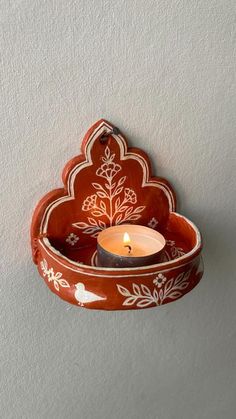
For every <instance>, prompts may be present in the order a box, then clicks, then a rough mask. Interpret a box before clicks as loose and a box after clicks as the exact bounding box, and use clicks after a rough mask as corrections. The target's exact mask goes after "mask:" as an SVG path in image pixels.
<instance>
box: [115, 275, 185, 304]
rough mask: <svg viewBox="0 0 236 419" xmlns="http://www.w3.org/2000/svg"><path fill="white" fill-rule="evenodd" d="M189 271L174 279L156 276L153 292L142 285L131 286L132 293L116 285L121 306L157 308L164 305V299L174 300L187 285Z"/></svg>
mask: <svg viewBox="0 0 236 419" xmlns="http://www.w3.org/2000/svg"><path fill="white" fill-rule="evenodd" d="M190 273H191V270H189V271H187V272H183V273H181V274H179V275H178V276H177V277H176V278H171V279H169V280H168V279H167V278H166V277H165V276H164V275H163V274H161V273H160V274H158V275H157V277H156V278H155V279H154V280H153V283H154V284H155V285H157V288H158V289H157V288H156V287H154V289H153V290H151V289H150V288H148V287H147V286H146V285H144V284H140V285H138V284H134V283H133V284H132V291H130V290H128V289H127V288H125V287H124V286H123V285H119V284H117V288H118V291H119V293H120V294H121V295H123V296H124V297H126V298H125V300H124V301H123V303H122V305H123V306H131V305H136V307H141V308H142V307H148V306H149V305H153V304H156V305H157V306H159V305H162V304H164V303H165V301H166V299H168V298H170V299H171V300H176V299H177V298H179V297H181V296H182V295H183V290H185V289H186V288H187V287H188V285H189V276H190ZM159 279H160V280H161V281H162V283H161V287H162V288H160V287H159V282H158V280H159Z"/></svg>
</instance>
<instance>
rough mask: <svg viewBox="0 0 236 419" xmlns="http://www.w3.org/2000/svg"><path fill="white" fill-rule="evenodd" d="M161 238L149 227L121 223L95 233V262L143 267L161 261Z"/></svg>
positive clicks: (163, 244)
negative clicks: (96, 239) (96, 257)
mask: <svg viewBox="0 0 236 419" xmlns="http://www.w3.org/2000/svg"><path fill="white" fill-rule="evenodd" d="M165 244H166V242H165V239H164V237H163V236H162V235H161V234H160V233H158V232H157V231H155V230H153V229H152V228H149V227H145V226H141V225H135V224H122V225H119V226H113V227H108V228H107V229H105V230H103V231H101V233H99V235H98V242H97V251H98V265H99V266H107V267H115V268H124V267H136V266H147V265H153V264H155V263H158V262H161V261H162V260H163V254H164V252H163V251H164V247H165Z"/></svg>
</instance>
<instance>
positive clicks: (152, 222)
mask: <svg viewBox="0 0 236 419" xmlns="http://www.w3.org/2000/svg"><path fill="white" fill-rule="evenodd" d="M157 224H158V221H157V220H156V218H155V217H152V219H151V220H150V221H149V223H148V227H150V228H155V227H156V226H157Z"/></svg>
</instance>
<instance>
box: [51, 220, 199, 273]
mask: <svg viewBox="0 0 236 419" xmlns="http://www.w3.org/2000/svg"><path fill="white" fill-rule="evenodd" d="M161 234H162V235H163V236H164V237H165V240H166V247H165V255H164V262H165V261H166V262H168V261H171V260H175V259H178V258H180V257H182V256H184V255H185V254H187V253H189V252H191V251H192V250H193V248H194V247H195V246H196V242H197V240H196V231H195V226H194V225H192V223H191V222H189V221H188V220H187V219H186V218H185V217H182V216H180V215H178V214H176V213H171V215H170V217H169V221H168V223H167V227H166V229H165V231H162V232H161ZM49 241H50V244H51V245H52V246H53V247H54V248H55V249H56V250H58V251H59V252H60V253H61V254H62V255H64V256H66V257H67V258H68V259H70V260H72V261H74V262H77V263H81V264H84V265H90V266H97V242H96V240H92V241H91V243H88V242H87V243H86V245H84V244H82V245H80V244H79V241H78V242H74V241H71V243H70V242H69V243H68V242H66V243H65V245H63V246H62V244H61V242H60V243H58V242H57V240H56V239H54V240H53V239H50V238H49Z"/></svg>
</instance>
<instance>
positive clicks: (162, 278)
mask: <svg viewBox="0 0 236 419" xmlns="http://www.w3.org/2000/svg"><path fill="white" fill-rule="evenodd" d="M165 282H166V277H165V276H164V275H163V274H158V275H157V276H156V278H155V279H154V280H153V284H155V285H156V286H157V288H161V287H162V285H163V284H164V283H165Z"/></svg>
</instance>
